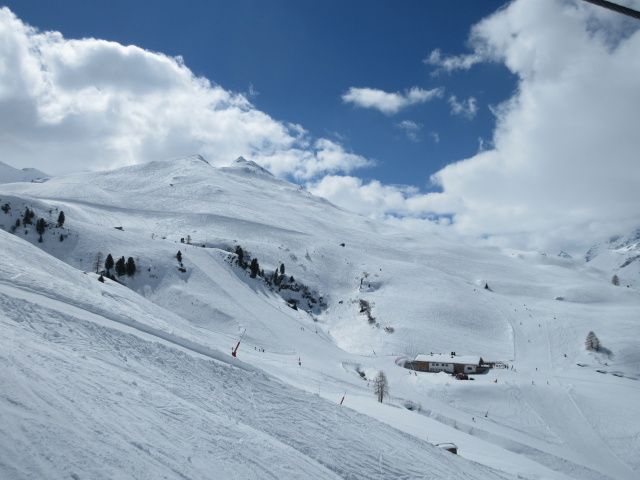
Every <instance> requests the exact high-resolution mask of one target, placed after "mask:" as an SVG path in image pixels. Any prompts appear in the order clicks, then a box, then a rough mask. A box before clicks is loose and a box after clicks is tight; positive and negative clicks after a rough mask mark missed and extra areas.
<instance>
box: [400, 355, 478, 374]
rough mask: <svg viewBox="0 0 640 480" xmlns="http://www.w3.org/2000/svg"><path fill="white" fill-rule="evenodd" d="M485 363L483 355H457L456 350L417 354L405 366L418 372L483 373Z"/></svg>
mask: <svg viewBox="0 0 640 480" xmlns="http://www.w3.org/2000/svg"><path fill="white" fill-rule="evenodd" d="M483 364H484V360H482V357H476V356H472V355H456V352H451V353H450V354H444V353H428V354H420V355H416V358H415V359H414V360H413V361H410V362H407V363H406V364H405V367H406V368H410V369H411V370H417V371H418V372H447V373H481V372H482V371H484V370H485V367H484V365H483ZM487 368H488V366H487Z"/></svg>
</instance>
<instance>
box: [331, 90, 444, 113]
mask: <svg viewBox="0 0 640 480" xmlns="http://www.w3.org/2000/svg"><path fill="white" fill-rule="evenodd" d="M443 95H444V88H442V87H438V88H434V89H431V90H424V89H422V88H420V87H413V88H411V89H409V90H406V91H405V92H404V93H400V92H395V93H389V92H385V91H383V90H378V89H375V88H355V87H351V88H350V89H349V90H348V91H347V93H345V94H344V95H342V101H343V102H345V103H352V104H354V105H355V106H357V107H361V108H373V109H375V110H380V111H381V112H382V113H385V114H387V115H393V114H395V113H398V112H399V111H400V110H402V109H404V108H407V107H409V106H411V105H415V104H418V103H425V102H428V101H429V100H432V99H434V98H441V97H442V96H443Z"/></svg>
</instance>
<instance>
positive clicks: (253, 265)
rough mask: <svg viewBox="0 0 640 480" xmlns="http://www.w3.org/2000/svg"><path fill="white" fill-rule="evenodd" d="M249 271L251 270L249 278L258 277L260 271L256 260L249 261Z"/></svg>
mask: <svg viewBox="0 0 640 480" xmlns="http://www.w3.org/2000/svg"><path fill="white" fill-rule="evenodd" d="M249 269H250V270H251V275H249V276H250V277H251V278H256V276H257V275H258V272H259V271H260V264H259V263H258V259H257V258H254V259H252V260H251V266H250V267H249Z"/></svg>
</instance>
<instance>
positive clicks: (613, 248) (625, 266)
mask: <svg viewBox="0 0 640 480" xmlns="http://www.w3.org/2000/svg"><path fill="white" fill-rule="evenodd" d="M584 258H585V261H587V262H588V263H589V264H590V265H592V266H594V267H596V268H599V269H602V270H606V271H610V272H612V275H613V274H615V275H616V276H617V277H619V278H620V279H621V284H622V283H625V285H626V284H628V283H630V282H631V283H634V284H638V283H640V228H636V229H635V230H633V231H632V232H630V233H628V234H626V235H621V236H616V237H613V238H610V239H609V240H606V241H604V242H601V243H598V244H597V245H594V246H593V247H591V248H590V249H589V250H588V251H587V253H586V254H585V256H584Z"/></svg>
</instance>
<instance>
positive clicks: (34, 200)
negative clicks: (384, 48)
mask: <svg viewBox="0 0 640 480" xmlns="http://www.w3.org/2000/svg"><path fill="white" fill-rule="evenodd" d="M6 203H8V204H10V210H9V211H8V212H7V213H4V212H0V225H1V226H2V230H3V231H0V242H1V243H2V248H1V249H0V302H1V304H2V308H1V309H0V322H1V325H2V335H0V361H1V362H2V368H0V381H1V385H2V388H0V448H1V449H2V451H3V454H2V455H1V456H0V478H11V479H32V478H51V479H58V478H60V479H62V478H65V479H68V478H74V479H84V478H92V479H93V478H149V479H151V478H189V479H208V478H242V479H244V478H246V479H255V478H279V479H282V478H353V479H356V478H357V479H369V478H371V479H401V478H405V479H414V478H415V479H420V478H424V479H449V478H451V479H453V478H456V479H458V478H465V479H467V478H468V479H475V478H478V479H485V478H486V479H489V478H525V479H567V478H575V479H577V478H579V479H603V478H605V479H606V478H611V479H635V478H637V476H638V472H639V470H640V442H639V438H640V421H638V420H637V414H636V412H635V409H636V407H637V405H638V404H640V402H639V400H640V384H639V383H638V379H639V378H640V344H639V342H638V340H639V338H640V323H639V322H638V320H637V319H638V312H639V307H640V298H639V296H638V290H637V287H636V285H635V284H634V283H633V279H627V278H621V285H620V286H614V285H612V284H611V281H610V280H611V272H606V271H601V270H596V269H593V268H591V267H589V266H587V265H585V264H583V263H580V262H576V261H574V260H571V259H565V258H559V257H554V256H551V255H544V254H541V253H533V252H517V251H508V250H498V249H479V248H473V247H469V246H465V245H461V244H455V243H453V242H451V241H449V240H445V239H443V238H441V237H438V236H436V235H426V234H417V233H415V232H408V231H403V230H399V229H395V228H391V227H389V226H387V225H384V224H382V223H379V222H376V221H373V220H370V219H367V218H364V217H361V216H358V215H355V214H352V213H350V212H347V211H344V210H341V209H339V208H337V207H335V206H334V205H332V204H330V203H329V202H327V201H326V200H324V199H321V198H317V197H314V196H312V195H311V194H309V193H308V192H306V191H304V190H302V189H301V188H300V187H298V186H296V185H292V184H290V183H287V182H285V181H283V180H280V179H277V178H275V177H273V176H272V175H270V174H269V173H268V172H265V171H264V170H262V169H261V168H260V167H258V166H257V165H255V164H253V163H252V162H248V161H246V160H244V159H239V160H238V161H236V162H234V163H233V164H232V165H231V166H230V167H227V168H214V167H211V166H210V165H209V164H208V163H206V161H205V160H204V159H202V158H200V157H191V158H187V159H179V160H172V161H167V162H152V163H150V164H145V165H139V166H135V167H127V168H123V169H119V170H114V171H109V172H100V173H83V174H76V175H69V176H64V177H58V178H53V179H51V180H49V181H47V182H46V183H41V184H30V183H12V184H3V185H0V204H2V205H4V204H6ZM27 207H28V208H30V209H32V210H33V211H34V212H35V214H36V218H38V217H41V218H45V219H46V220H47V221H48V222H49V224H50V227H49V228H48V229H47V231H46V232H45V233H44V234H43V241H42V242H39V241H38V234H36V232H35V227H34V225H28V226H25V225H21V226H20V227H19V228H13V229H12V227H14V226H15V223H16V220H17V219H18V218H21V217H22V215H23V213H24V210H25V209H26V208H27ZM59 211H64V213H65V217H66V221H65V223H64V225H63V226H62V227H57V226H55V219H56V218H57V215H58V212H59ZM11 230H13V232H12V233H10V232H11ZM60 238H62V241H60ZM187 242H188V243H187ZM237 246H241V247H242V249H243V250H244V252H246V255H247V256H251V258H257V259H258V261H259V263H260V267H261V269H262V270H264V275H263V276H260V275H259V276H257V278H251V276H250V271H249V270H248V269H246V270H245V269H242V268H240V267H239V266H238V265H237V256H236V255H235V253H233V252H235V248H236V247H237ZM178 251H180V252H181V255H182V262H179V261H178V260H177V258H176V254H177V252H178ZM99 253H100V254H101V262H98V263H102V262H104V258H105V257H106V256H107V254H109V253H111V254H112V255H113V258H114V259H117V258H120V257H121V256H124V257H129V256H131V257H132V258H134V259H135V263H136V266H137V272H136V274H135V275H133V276H131V277H129V276H126V275H124V276H122V277H117V279H118V280H119V281H120V282H121V283H118V282H115V281H112V280H110V279H109V278H105V279H104V282H100V281H98V278H99V275H98V274H96V273H95V270H96V269H95V265H94V264H95V263H96V259H97V258H99V257H98V254H99ZM281 265H284V267H285V269H286V271H285V275H286V277H293V278H294V280H293V282H290V283H291V284H293V283H296V284H298V285H300V286H302V285H303V286H305V287H307V290H306V291H307V292H309V295H308V296H306V297H304V296H301V295H300V292H294V291H293V290H287V289H280V290H279V289H278V287H277V286H274V285H271V286H270V285H268V283H267V282H265V278H267V277H268V276H270V275H272V273H273V272H274V271H275V270H276V269H279V268H280V266H281ZM99 267H101V265H99ZM99 269H100V268H99ZM627 285H628V286H627ZM485 286H487V287H488V288H485ZM287 300H288V301H287ZM294 301H295V303H297V305H296V309H293V308H292V305H293V303H294ZM364 306H366V307H367V308H364ZM589 331H594V332H595V333H596V334H597V336H598V338H599V339H600V342H601V345H602V349H601V350H600V351H599V352H590V351H587V350H586V349H585V346H584V342H585V338H586V335H587V333H588V332H589ZM240 338H242V342H241V344H240V346H239V348H238V350H237V356H236V357H233V356H232V355H231V350H232V348H235V347H236V345H237V342H238V341H239V340H240ZM452 351H455V352H456V353H457V354H459V355H477V356H481V357H482V358H483V359H484V360H486V361H495V362H503V363H504V364H506V365H507V368H502V369H497V368H496V369H492V370H489V371H488V372H487V373H485V374H478V375H473V378H474V380H473V381H460V380H456V379H454V378H453V377H451V376H450V375H448V374H446V373H428V372H413V371H411V370H408V369H406V368H403V367H402V365H403V363H404V362H405V361H406V360H411V359H413V357H414V356H415V355H416V354H418V353H422V354H428V353H430V352H434V353H435V352H437V353H449V352H452ZM380 371H383V372H385V374H386V376H387V378H388V380H389V392H390V395H389V396H388V397H387V398H385V400H384V402H382V403H378V402H377V400H376V396H375V394H374V391H373V379H374V378H375V376H376V375H377V374H378V372H380ZM341 403H342V404H341ZM443 443H454V444H455V445H456V446H457V447H458V455H454V454H452V453H449V452H447V451H445V450H443V449H441V448H439V447H437V446H436V445H438V444H443Z"/></svg>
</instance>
